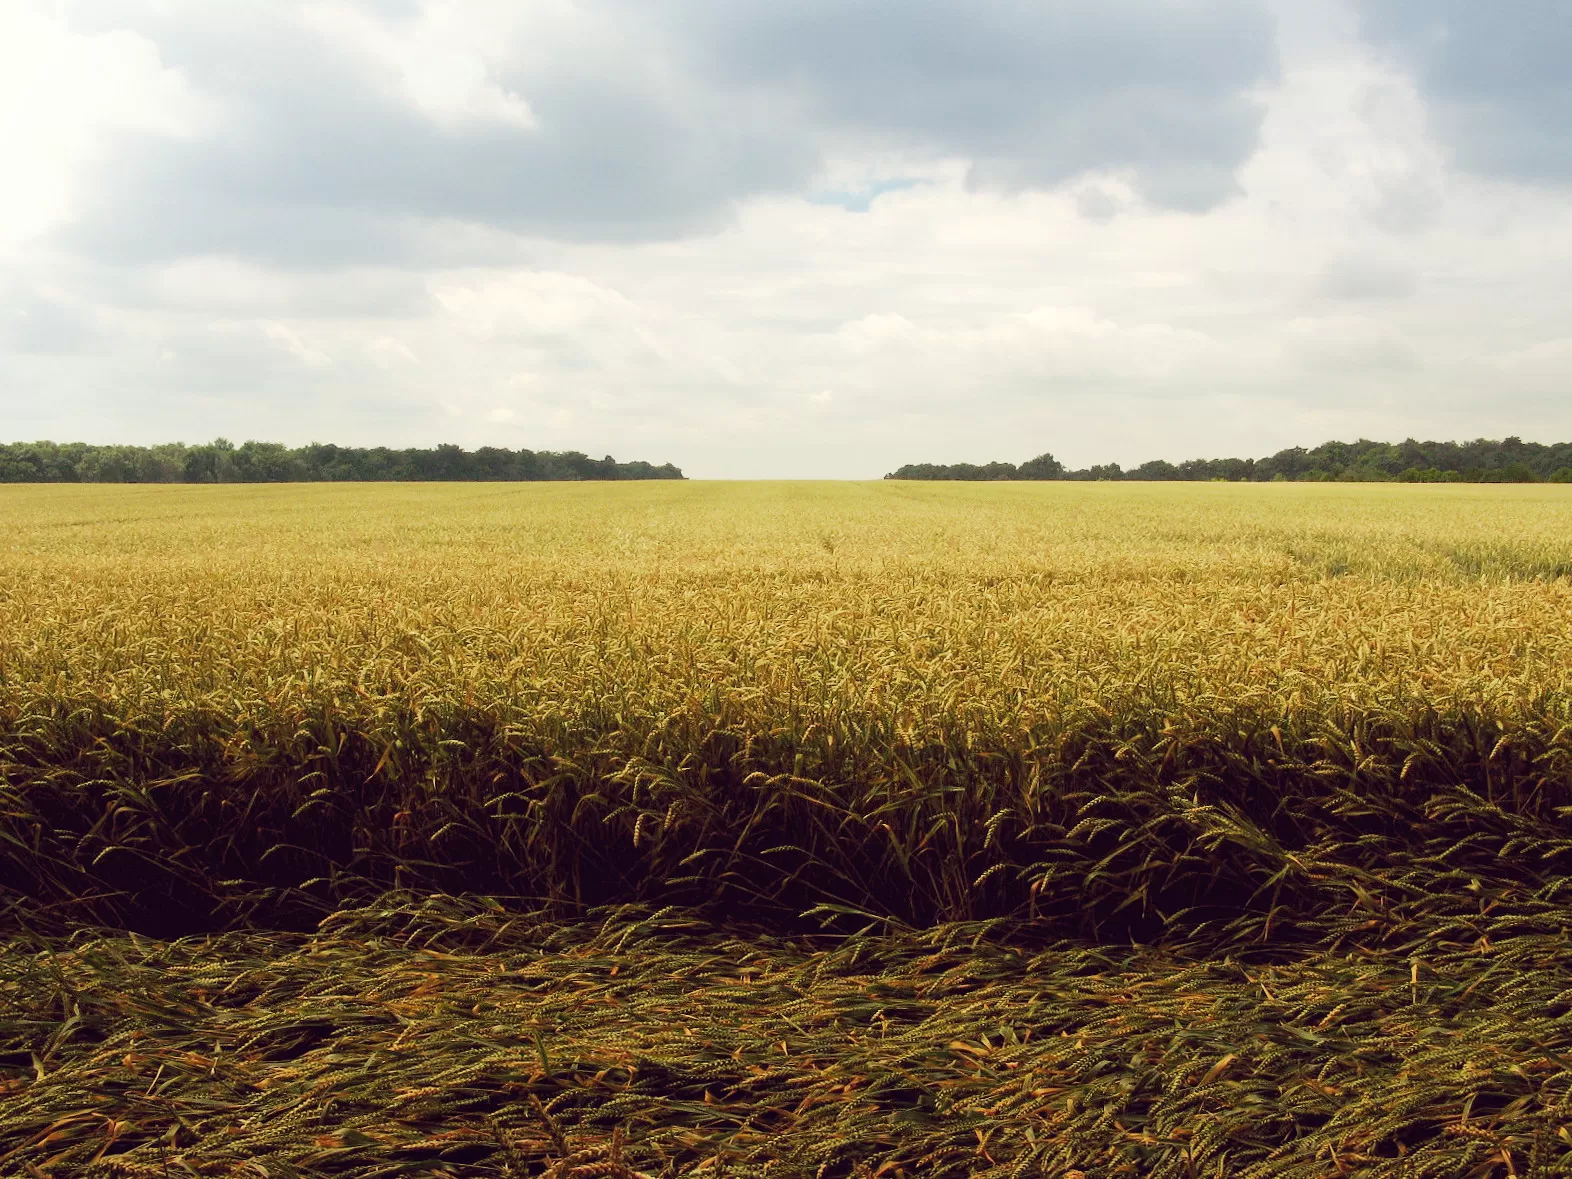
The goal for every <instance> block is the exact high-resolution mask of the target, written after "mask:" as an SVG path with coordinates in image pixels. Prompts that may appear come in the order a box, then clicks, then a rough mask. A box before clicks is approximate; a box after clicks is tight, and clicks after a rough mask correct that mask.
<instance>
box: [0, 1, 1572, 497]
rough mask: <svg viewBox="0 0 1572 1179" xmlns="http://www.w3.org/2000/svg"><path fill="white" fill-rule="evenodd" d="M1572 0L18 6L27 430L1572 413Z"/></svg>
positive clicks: (20, 309) (1451, 427)
mask: <svg viewBox="0 0 1572 1179" xmlns="http://www.w3.org/2000/svg"><path fill="white" fill-rule="evenodd" d="M1568 60H1572V19H1569V17H1568V14H1567V10H1566V5H1565V0H1509V2H1507V3H1503V4H1491V5H1486V4H1480V3H1478V2H1477V0H1318V2H1317V3H1314V4H1305V3H1303V2H1302V0H1055V2H1054V3H1051V4H1045V3H1041V2H1040V0H750V2H748V3H738V2H737V0H531V2H530V3H528V4H519V3H517V2H516V0H360V2H346V0H312V2H297V0H221V2H215V0H5V2H4V3H0V177H3V181H0V440H3V441H16V440H33V439H40V438H53V439H55V440H57V441H66V440H81V441H89V442H99V443H103V442H134V443H152V442H159V441H171V440H183V441H187V442H198V441H206V440H209V439H211V438H213V437H216V436H219V435H222V436H225V437H228V438H230V439H232V440H234V441H237V442H238V441H242V440H245V439H248V438H256V439H265V440H272V441H281V442H286V443H290V444H295V445H298V444H301V443H304V442H307V441H313V440H315V441H324V442H326V441H331V442H338V443H341V444H346V445H366V446H373V445H389V446H430V445H435V444H436V443H438V442H455V443H458V444H460V445H462V446H465V447H475V446H482V445H491V446H507V447H514V448H517V447H528V448H530V449H535V450H564V449H574V450H582V451H585V452H587V453H589V454H591V455H594V456H596V457H599V456H601V455H603V454H607V453H610V454H613V455H615V456H616V457H617V458H619V459H623V460H628V459H645V460H649V461H653V462H668V461H669V462H675V463H677V464H678V465H679V466H681V467H682V468H683V469H684V471H685V472H686V473H687V474H688V475H689V476H691V477H703V478H750V477H812V478H821V477H822V478H876V477H878V476H880V475H882V474H884V473H885V472H886V471H889V470H892V469H893V468H894V467H896V466H899V465H900V464H902V463H907V462H961V461H971V462H985V461H991V460H1006V461H1012V462H1020V461H1023V460H1025V459H1027V458H1030V457H1032V456H1034V455H1037V454H1040V453H1042V452H1045V451H1048V452H1052V453H1053V454H1055V455H1056V456H1057V457H1058V458H1059V459H1061V460H1062V461H1064V462H1066V463H1068V464H1069V465H1071V466H1085V465H1089V464H1091V463H1096V462H1109V461H1116V462H1120V463H1123V464H1124V465H1126V466H1131V465H1134V464H1136V463H1139V462H1142V461H1144V460H1147V459H1152V458H1166V459H1169V460H1171V461H1180V460H1183V459H1186V458H1194V457H1208V456H1222V455H1242V456H1259V455H1264V454H1268V453H1271V452H1273V451H1276V450H1279V449H1281V448H1283V447H1288V446H1313V445H1316V444H1317V443H1320V442H1323V441H1326V440H1328V439H1332V438H1341V439H1352V438H1356V437H1361V436H1362V437H1372V438H1381V439H1388V440H1400V439H1402V438H1404V437H1408V436H1414V437H1418V438H1421V439H1425V438H1435V439H1464V438H1473V437H1481V436H1485V437H1502V436H1505V435H1508V434H1515V435H1519V436H1521V437H1523V438H1526V439H1531V440H1536V441H1544V442H1549V441H1561V440H1566V439H1572V317H1569V316H1568V309H1569V308H1572V199H1569V198H1572V70H1568V68H1567V66H1566V63H1567V61H1568Z"/></svg>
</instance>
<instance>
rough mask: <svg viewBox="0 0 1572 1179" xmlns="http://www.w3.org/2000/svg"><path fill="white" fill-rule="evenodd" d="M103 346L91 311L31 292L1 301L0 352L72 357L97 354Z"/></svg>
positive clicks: (16, 294) (15, 293)
mask: <svg viewBox="0 0 1572 1179" xmlns="http://www.w3.org/2000/svg"><path fill="white" fill-rule="evenodd" d="M101 342H102V341H101V337H100V333H99V330H98V325H97V323H96V321H95V316H94V315H93V313H92V311H91V310H90V309H87V308H83V307H80V306H78V305H76V304H74V303H67V302H64V301H62V300H60V299H56V298H51V297H49V296H47V295H41V294H37V293H36V292H32V291H17V292H13V293H12V295H11V296H10V297H9V298H6V299H3V300H0V351H7V352H16V353H31V354H37V355H69V354H71V353H82V352H91V351H95V350H96V349H98V347H99V346H100V344H101Z"/></svg>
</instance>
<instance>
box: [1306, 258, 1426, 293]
mask: <svg viewBox="0 0 1572 1179" xmlns="http://www.w3.org/2000/svg"><path fill="white" fill-rule="evenodd" d="M1416 289H1418V280H1417V279H1416V277H1415V275H1414V272H1413V270H1412V268H1411V267H1409V266H1407V265H1404V264H1402V263H1392V262H1387V261H1383V260H1382V259H1380V258H1376V257H1372V256H1369V255H1361V254H1345V255H1343V256H1341V257H1338V258H1334V259H1332V260H1331V261H1330V262H1328V263H1327V264H1326V265H1325V266H1324V267H1322V268H1321V273H1320V274H1319V275H1317V276H1316V280H1315V286H1314V292H1315V294H1316V295H1317V296H1319V297H1320V298H1323V299H1331V300H1334V301H1337V302H1363V301H1366V300H1377V299H1402V298H1406V297H1407V296H1409V295H1412V294H1413V293H1414V292H1415V290H1416Z"/></svg>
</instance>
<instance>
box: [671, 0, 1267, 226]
mask: <svg viewBox="0 0 1572 1179" xmlns="http://www.w3.org/2000/svg"><path fill="white" fill-rule="evenodd" d="M664 10H665V11H667V12H669V13H673V14H676V17H677V19H678V20H680V22H681V23H682V25H684V26H685V27H687V28H689V29H691V30H692V43H691V47H690V51H691V52H694V53H698V54H701V55H703V56H702V65H703V67H704V68H706V69H707V70H708V71H710V72H713V73H714V74H715V75H716V76H718V77H721V78H723V79H724V80H725V81H726V82H728V83H729V84H731V85H735V86H743V85H754V86H757V85H760V84H773V85H778V86H781V87H784V88H786V89H787V90H789V91H790V92H792V93H794V94H795V95H797V97H798V98H799V100H800V101H801V102H802V103H803V104H804V106H805V108H806V109H807V110H808V111H809V112H811V114H812V115H813V116H816V117H817V119H818V120H819V121H820V123H821V124H822V125H823V126H825V127H828V128H837V129H840V130H842V131H847V130H853V129H855V130H859V131H861V132H863V133H865V134H870V135H873V136H876V137H880V138H884V139H887V140H891V141H893V142H895V143H896V144H898V145H905V146H910V147H914V148H917V149H928V150H938V151H942V152H946V153H949V154H953V155H957V156H962V157H966V158H969V159H971V160H972V161H973V162H974V167H973V180H974V183H976V184H977V185H979V186H982V187H991V188H1003V189H1022V188H1037V187H1044V186H1053V185H1057V184H1060V183H1062V182H1063V181H1065V180H1068V179H1070V178H1072V177H1074V176H1076V175H1078V174H1080V173H1082V172H1085V171H1088V170H1091V169H1117V170H1130V171H1132V172H1133V173H1134V174H1135V177H1136V181H1137V184H1138V186H1139V188H1140V189H1141V190H1142V191H1143V193H1144V194H1145V195H1147V196H1148V197H1150V198H1151V199H1153V200H1155V201H1156V202H1157V203H1159V204H1163V205H1168V206H1172V207H1178V208H1186V209H1203V208H1207V207H1210V206H1211V205H1214V204H1216V203H1217V202H1219V201H1220V200H1223V199H1225V198H1226V197H1228V196H1229V195H1231V194H1232V193H1233V192H1234V191H1235V183H1234V171H1235V170H1236V169H1237V168H1238V166H1239V165H1240V164H1242V163H1243V162H1244V161H1245V160H1246V159H1248V158H1249V156H1250V155H1251V154H1252V153H1253V151H1254V149H1255V146H1256V140H1257V133H1258V131H1259V127H1260V121H1261V112H1260V110H1259V108H1258V107H1257V106H1256V104H1255V103H1253V102H1252V101H1251V100H1250V99H1249V97H1248V96H1247V93H1246V92H1247V91H1248V89H1249V88H1250V87H1252V86H1253V85H1255V84H1257V83H1260V82H1262V81H1264V80H1266V79H1269V78H1271V77H1274V76H1275V73H1276V67H1277V62H1276V47H1275V40H1274V29H1273V25H1272V22H1271V20H1270V19H1269V17H1268V15H1267V13H1266V10H1265V8H1264V6H1263V5H1261V4H1259V3H1256V2H1254V0H1212V2H1210V3H1205V2H1203V3H1193V2H1192V3H1177V2H1163V3H1137V2H1136V0H1111V2H1109V0H1104V2H1102V3H1090V2H1085V0H1081V2H1073V3H1059V4H1055V5H1035V4H1025V3H1021V2H1019V0H928V2H926V3H923V4H920V5H912V4H907V3H896V2H894V0H791V2H784V0H781V2H773V3H759V4H736V3H732V2H730V0H668V3H666V4H665V5H664Z"/></svg>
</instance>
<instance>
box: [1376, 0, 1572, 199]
mask: <svg viewBox="0 0 1572 1179" xmlns="http://www.w3.org/2000/svg"><path fill="white" fill-rule="evenodd" d="M1357 7H1358V11H1359V14H1360V16H1361V17H1362V22H1363V29H1364V31H1365V33H1366V34H1367V35H1368V36H1369V37H1370V38H1371V40H1372V41H1374V42H1375V44H1376V45H1378V46H1379V47H1380V48H1382V49H1383V50H1385V51H1386V52H1388V53H1390V54H1392V55H1393V56H1394V57H1395V58H1396V59H1397V60H1398V61H1400V62H1401V63H1402V64H1403V66H1404V67H1405V68H1407V69H1409V70H1410V71H1412V73H1413V75H1414V77H1415V78H1416V79H1417V80H1418V82H1419V84H1420V87H1421V89H1422V90H1423V92H1424V93H1425V95H1426V97H1427V98H1428V100H1429V102H1430V105H1431V111H1432V117H1433V120H1434V124H1435V126H1436V128H1437V130H1438V132H1439V133H1440V134H1441V136H1442V137H1443V139H1444V140H1445V141H1446V142H1447V144H1448V145H1449V146H1450V147H1451V149H1452V151H1453V152H1454V153H1455V156H1456V159H1457V161H1458V162H1459V163H1460V164H1461V165H1462V166H1464V167H1465V168H1468V169H1470V170H1472V171H1475V172H1479V173H1484V174H1487V175H1494V176H1508V177H1513V178H1515V179H1518V180H1523V181H1528V182H1532V183H1549V184H1558V185H1560V184H1567V183H1572V72H1569V70H1568V68H1567V63H1568V61H1569V60H1572V20H1569V19H1568V13H1567V8H1566V5H1565V4H1564V3H1562V2H1561V0H1519V2H1517V3H1513V4H1510V5H1496V4H1480V3H1476V2H1475V0H1358V6H1357Z"/></svg>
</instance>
